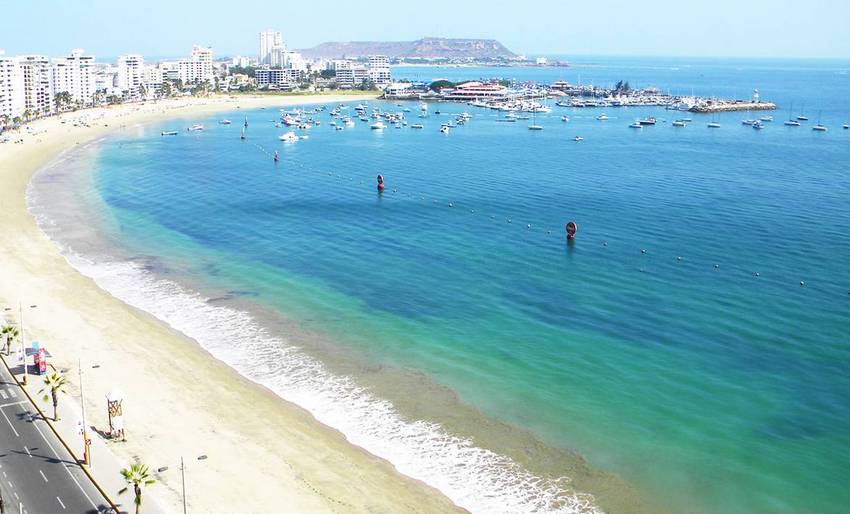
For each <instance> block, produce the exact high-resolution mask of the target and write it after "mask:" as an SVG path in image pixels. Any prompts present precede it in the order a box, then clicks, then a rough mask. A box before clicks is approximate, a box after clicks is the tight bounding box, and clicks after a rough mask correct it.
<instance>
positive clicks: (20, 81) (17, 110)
mask: <svg viewBox="0 0 850 514" xmlns="http://www.w3.org/2000/svg"><path fill="white" fill-rule="evenodd" d="M24 96H25V95H24V76H23V73H21V66H20V63H19V62H18V59H16V58H14V57H6V56H5V54H4V52H3V51H2V50H0V117H3V119H2V120H0V123H3V124H9V123H11V121H12V120H13V119H14V118H17V117H19V116H21V115H22V114H23V113H24V109H26V107H25V105H26V104H25V99H24Z"/></svg>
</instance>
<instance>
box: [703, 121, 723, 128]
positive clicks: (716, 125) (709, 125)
mask: <svg viewBox="0 0 850 514" xmlns="http://www.w3.org/2000/svg"><path fill="white" fill-rule="evenodd" d="M706 126H707V127H708V128H720V123H717V122H716V121H712V122H711V123H709V124H708V125H706Z"/></svg>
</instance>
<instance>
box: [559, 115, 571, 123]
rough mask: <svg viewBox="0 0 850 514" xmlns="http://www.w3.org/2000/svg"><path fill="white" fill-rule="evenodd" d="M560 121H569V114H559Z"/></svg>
mask: <svg viewBox="0 0 850 514" xmlns="http://www.w3.org/2000/svg"><path fill="white" fill-rule="evenodd" d="M561 121H563V122H564V123H566V122H568V121H570V118H569V116H561Z"/></svg>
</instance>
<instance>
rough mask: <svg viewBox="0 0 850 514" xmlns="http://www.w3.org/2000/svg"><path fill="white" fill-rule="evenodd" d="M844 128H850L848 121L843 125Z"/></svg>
mask: <svg viewBox="0 0 850 514" xmlns="http://www.w3.org/2000/svg"><path fill="white" fill-rule="evenodd" d="M842 128H843V129H844V130H847V129H850V125H848V124H846V123H845V124H844V125H843V126H842Z"/></svg>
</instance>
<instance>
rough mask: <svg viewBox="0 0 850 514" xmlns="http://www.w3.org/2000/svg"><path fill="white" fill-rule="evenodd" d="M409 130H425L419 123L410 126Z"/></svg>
mask: <svg viewBox="0 0 850 514" xmlns="http://www.w3.org/2000/svg"><path fill="white" fill-rule="evenodd" d="M410 128H415V129H421V128H425V125H422V124H421V123H414V124H413V125H411V126H410Z"/></svg>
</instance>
